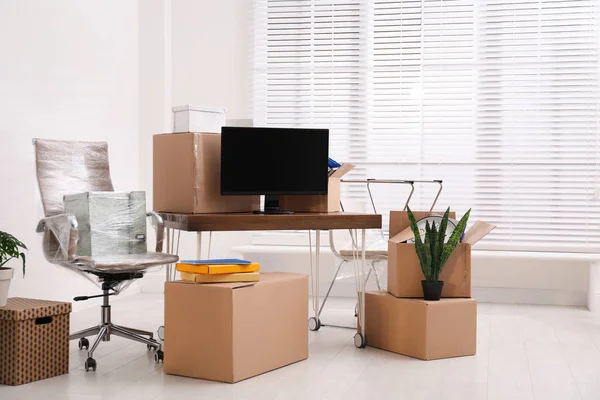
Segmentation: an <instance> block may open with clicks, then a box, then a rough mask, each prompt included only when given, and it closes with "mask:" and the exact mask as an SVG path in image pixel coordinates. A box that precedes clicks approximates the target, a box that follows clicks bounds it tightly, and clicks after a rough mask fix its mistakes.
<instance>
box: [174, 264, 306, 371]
mask: <svg viewBox="0 0 600 400" xmlns="http://www.w3.org/2000/svg"><path fill="white" fill-rule="evenodd" d="M307 303H308V277H307V276H306V275H299V274H288V273H263V274H261V280H260V282H256V283H214V284H197V283H187V282H182V281H175V282H167V283H166V285H165V353H166V354H168V356H167V357H165V363H164V371H165V372H166V373H168V374H173V375H181V376H187V377H193V378H202V379H210V380H214V381H221V382H231V383H233V382H238V381H241V380H243V379H247V378H250V377H252V376H256V375H259V374H262V373H265V372H268V371H271V370H273V369H276V368H280V367H283V366H285V365H288V364H292V363H295V362H297V361H301V360H305V359H306V358H308V329H307V328H306V321H307V320H308V308H307V307H306V304H307Z"/></svg>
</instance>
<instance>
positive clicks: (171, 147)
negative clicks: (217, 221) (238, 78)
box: [153, 133, 260, 214]
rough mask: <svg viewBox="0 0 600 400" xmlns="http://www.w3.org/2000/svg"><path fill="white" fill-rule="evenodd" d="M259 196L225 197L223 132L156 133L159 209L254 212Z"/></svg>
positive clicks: (155, 191) (155, 163) (155, 162)
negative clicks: (222, 153) (222, 190)
mask: <svg viewBox="0 0 600 400" xmlns="http://www.w3.org/2000/svg"><path fill="white" fill-rule="evenodd" d="M259 207H260V197H259V196H221V134H218V133H177V134H172V133H169V134H162V135H154V204H153V208H154V210H155V211H163V212H174V213H185V214H192V213H194V214H200V213H225V212H251V211H253V210H257V209H258V208H259Z"/></svg>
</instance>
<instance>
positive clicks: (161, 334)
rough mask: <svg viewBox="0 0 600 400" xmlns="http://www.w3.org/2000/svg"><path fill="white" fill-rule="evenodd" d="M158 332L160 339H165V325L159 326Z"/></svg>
mask: <svg viewBox="0 0 600 400" xmlns="http://www.w3.org/2000/svg"><path fill="white" fill-rule="evenodd" d="M156 334H157V335H158V338H159V339H160V340H165V327H164V326H160V327H158V330H157V331H156Z"/></svg>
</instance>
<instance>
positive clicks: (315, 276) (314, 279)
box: [308, 230, 321, 331]
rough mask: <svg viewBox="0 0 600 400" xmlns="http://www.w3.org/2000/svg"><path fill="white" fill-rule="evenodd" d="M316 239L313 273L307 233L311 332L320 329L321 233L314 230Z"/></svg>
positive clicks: (309, 235) (310, 237)
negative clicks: (311, 307) (311, 303)
mask: <svg viewBox="0 0 600 400" xmlns="http://www.w3.org/2000/svg"><path fill="white" fill-rule="evenodd" d="M315 232H316V235H317V236H316V238H315V251H316V254H315V268H314V271H313V257H312V236H311V233H310V231H308V245H309V247H310V251H309V255H310V282H311V288H312V295H313V312H314V317H310V318H309V319H308V329H310V330H311V331H318V330H319V329H320V328H321V321H320V320H319V308H320V307H319V303H320V301H321V299H320V298H319V264H320V253H321V231H320V230H316V231H315Z"/></svg>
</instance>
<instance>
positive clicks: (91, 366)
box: [84, 357, 96, 372]
mask: <svg viewBox="0 0 600 400" xmlns="http://www.w3.org/2000/svg"><path fill="white" fill-rule="evenodd" d="M84 366H85V372H88V371H90V370H92V371H96V360H94V359H93V358H92V357H90V358H88V359H87V360H85V365H84Z"/></svg>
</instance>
